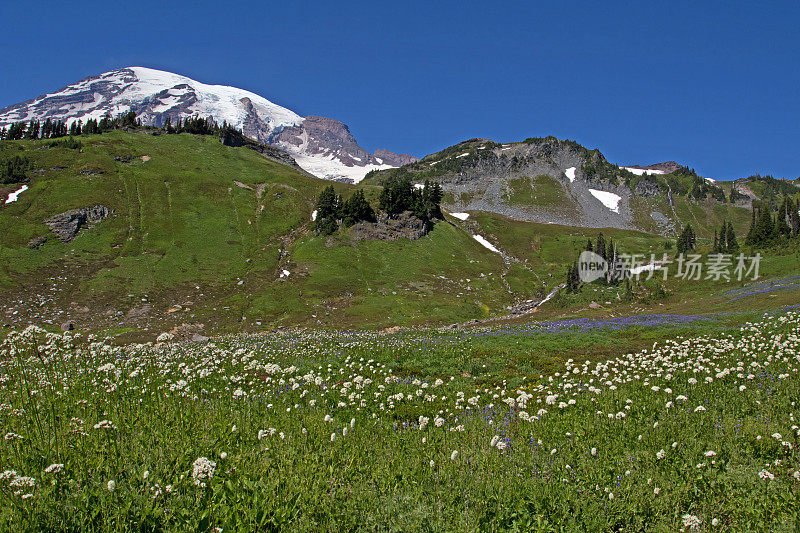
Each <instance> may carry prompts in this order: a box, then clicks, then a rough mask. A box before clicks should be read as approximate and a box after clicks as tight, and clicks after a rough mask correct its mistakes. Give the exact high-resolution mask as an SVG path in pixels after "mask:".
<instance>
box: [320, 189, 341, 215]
mask: <svg viewBox="0 0 800 533" xmlns="http://www.w3.org/2000/svg"><path fill="white" fill-rule="evenodd" d="M337 210H338V209H337V206H336V191H335V190H334V188H333V185H328V186H327V187H325V188H324V189H323V190H322V192H321V193H320V195H319V197H318V198H317V220H321V219H324V218H335V217H336V213H337Z"/></svg>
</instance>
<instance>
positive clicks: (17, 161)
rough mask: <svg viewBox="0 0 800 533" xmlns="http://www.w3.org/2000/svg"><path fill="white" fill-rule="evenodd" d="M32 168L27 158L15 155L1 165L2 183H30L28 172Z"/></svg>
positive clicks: (0, 179) (0, 176)
mask: <svg viewBox="0 0 800 533" xmlns="http://www.w3.org/2000/svg"><path fill="white" fill-rule="evenodd" d="M30 168H31V162H30V160H29V159H28V158H27V157H20V156H18V155H15V156H14V157H11V158H9V159H6V160H5V161H3V162H1V163H0V183H4V184H8V183H21V182H23V181H28V176H27V175H26V172H27V171H28V170H29V169H30Z"/></svg>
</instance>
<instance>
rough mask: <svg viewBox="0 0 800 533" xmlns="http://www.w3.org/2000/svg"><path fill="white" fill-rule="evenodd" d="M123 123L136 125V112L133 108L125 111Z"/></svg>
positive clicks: (131, 125) (124, 124)
mask: <svg viewBox="0 0 800 533" xmlns="http://www.w3.org/2000/svg"><path fill="white" fill-rule="evenodd" d="M122 125H123V126H130V127H134V126H136V112H135V111H132V110H131V111H128V112H127V113H125V115H124V116H123V117H122Z"/></svg>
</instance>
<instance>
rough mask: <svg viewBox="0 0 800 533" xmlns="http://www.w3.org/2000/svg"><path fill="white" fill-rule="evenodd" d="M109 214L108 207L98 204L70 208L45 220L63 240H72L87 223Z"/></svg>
mask: <svg viewBox="0 0 800 533" xmlns="http://www.w3.org/2000/svg"><path fill="white" fill-rule="evenodd" d="M108 214H109V210H108V208H107V207H105V206H102V205H96V206H94V207H83V208H80V209H70V210H69V211H64V212H63V213H59V214H58V215H56V216H54V217H51V218H48V219H47V220H45V221H44V223H45V224H47V225H48V226H50V229H51V230H52V231H53V233H55V234H56V236H58V238H59V240H61V242H65V243H66V242H71V241H72V240H73V239H74V238H75V237H76V236H77V235H78V232H79V231H80V229H81V228H82V227H84V226H86V225H90V224H94V223H97V222H100V221H101V220H103V219H104V218H105V217H107V216H108Z"/></svg>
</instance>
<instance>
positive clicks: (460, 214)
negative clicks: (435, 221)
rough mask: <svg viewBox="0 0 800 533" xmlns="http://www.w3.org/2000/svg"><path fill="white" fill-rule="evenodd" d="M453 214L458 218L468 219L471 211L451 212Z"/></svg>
mask: <svg viewBox="0 0 800 533" xmlns="http://www.w3.org/2000/svg"><path fill="white" fill-rule="evenodd" d="M450 215H451V216H454V217H456V218H457V219H458V220H467V219H468V218H469V213H450Z"/></svg>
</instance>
